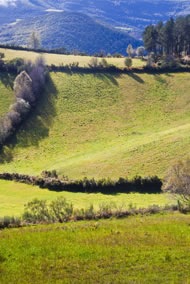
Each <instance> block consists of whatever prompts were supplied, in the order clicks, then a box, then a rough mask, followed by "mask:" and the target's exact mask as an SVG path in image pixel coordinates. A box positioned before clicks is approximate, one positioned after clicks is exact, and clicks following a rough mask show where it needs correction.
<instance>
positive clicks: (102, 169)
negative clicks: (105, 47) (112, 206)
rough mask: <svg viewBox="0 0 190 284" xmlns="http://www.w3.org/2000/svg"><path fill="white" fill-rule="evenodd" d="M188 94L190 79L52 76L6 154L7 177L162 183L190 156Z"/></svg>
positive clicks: (2, 158) (0, 165)
mask: <svg viewBox="0 0 190 284" xmlns="http://www.w3.org/2000/svg"><path fill="white" fill-rule="evenodd" d="M189 89H190V75H189V73H177V74H160V75H159V74H156V75H150V74H135V73H131V74H128V75H127V74H125V75H124V74H121V75H119V74H117V75H111V74H108V73H105V74H88V75H83V74H80V73H78V74H66V73H52V74H51V82H49V83H48V84H47V86H46V91H45V92H44V94H43V95H42V97H41V99H40V100H39V101H38V105H37V107H36V109H35V110H34V111H33V112H32V113H31V115H30V117H29V118H28V119H27V121H26V122H25V123H24V124H23V125H22V127H21V129H20V130H19V131H18V133H17V135H16V136H15V137H14V138H13V139H12V141H11V142H10V143H9V145H7V146H6V147H4V148H3V150H2V151H1V155H0V171H1V172H4V171H8V172H20V173H27V174H40V173H41V171H43V170H54V169H55V170H57V171H58V173H59V174H60V175H66V176H68V177H69V178H72V179H78V178H83V177H85V176H87V177H89V178H92V177H94V178H96V179H98V178H102V177H110V178H112V179H115V178H118V177H120V176H122V177H126V176H128V177H134V176H135V175H142V176H148V175H151V176H153V175H158V176H160V177H163V176H164V175H165V172H166V171H167V169H168V167H169V166H170V165H172V164H173V163H175V162H176V161H177V160H179V159H185V158H188V157H189V143H190V122H189V117H190V100H189Z"/></svg>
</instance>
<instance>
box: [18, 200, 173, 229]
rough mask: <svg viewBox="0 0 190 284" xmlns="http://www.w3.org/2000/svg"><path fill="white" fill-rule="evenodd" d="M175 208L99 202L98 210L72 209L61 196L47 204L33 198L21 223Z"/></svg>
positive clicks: (141, 213)
mask: <svg viewBox="0 0 190 284" xmlns="http://www.w3.org/2000/svg"><path fill="white" fill-rule="evenodd" d="M176 210H177V206H166V207H164V208H161V207H159V206H157V205H153V206H151V207H149V208H140V209H136V208H130V206H129V208H128V209H126V208H123V207H117V205H116V204H115V203H110V204H109V203H103V204H100V205H99V209H98V210H95V209H94V206H93V205H90V206H89V207H87V208H86V209H74V207H73V205H72V203H69V202H68V201H67V200H66V199H65V198H63V197H61V198H57V199H56V200H54V201H52V202H50V203H49V204H48V203H47V201H45V200H38V199H34V200H33V201H31V202H29V203H28V204H26V205H25V210H24V214H23V216H22V222H23V224H39V223H44V224H48V223H63V222H68V221H80V220H99V219H109V218H111V217H116V218H123V217H128V216H134V215H150V214H157V213H160V212H165V211H176Z"/></svg>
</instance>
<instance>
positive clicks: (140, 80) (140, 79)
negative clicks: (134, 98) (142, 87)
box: [127, 72, 144, 84]
mask: <svg viewBox="0 0 190 284" xmlns="http://www.w3.org/2000/svg"><path fill="white" fill-rule="evenodd" d="M127 75H128V76H129V77H131V78H132V79H134V80H135V81H137V82H138V83H141V84H144V80H143V79H142V78H141V77H140V76H138V75H137V74H135V73H133V72H129V73H127Z"/></svg>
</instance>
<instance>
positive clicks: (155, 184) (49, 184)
mask: <svg viewBox="0 0 190 284" xmlns="http://www.w3.org/2000/svg"><path fill="white" fill-rule="evenodd" d="M0 179H4V180H11V181H16V182H21V183H26V184H31V185H37V186H39V187H40V188H47V189H49V190H52V191H69V192H85V193H98V192H100V193H103V194H115V193H131V192H138V193H160V192H161V187H162V181H161V180H160V179H159V178H158V177H156V176H155V177H145V178H142V177H135V178H134V179H132V180H128V179H127V178H119V179H118V180H117V181H114V180H111V179H109V178H107V179H106V178H104V179H100V180H95V179H87V178H84V179H82V180H76V181H71V180H68V178H67V177H63V178H58V175H57V173H56V171H53V172H47V171H45V172H43V173H42V175H41V176H37V177H35V176H29V175H21V174H17V173H12V174H10V173H2V174H0Z"/></svg>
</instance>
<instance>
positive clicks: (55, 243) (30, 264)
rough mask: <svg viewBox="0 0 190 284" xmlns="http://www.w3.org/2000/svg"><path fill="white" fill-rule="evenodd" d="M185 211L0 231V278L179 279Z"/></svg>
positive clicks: (187, 230)
mask: <svg viewBox="0 0 190 284" xmlns="http://www.w3.org/2000/svg"><path fill="white" fill-rule="evenodd" d="M189 246H190V226H189V216H184V215H180V214H173V215H155V216H147V217H140V216H139V217H130V218H127V219H121V220H114V219H112V220H101V221H98V222H96V221H95V222H94V221H93V222H92V221H91V222H80V223H72V224H66V225H58V224H56V225H49V226H31V227H26V228H21V229H11V230H10V229H9V230H3V231H0V282H1V283H163V284H164V283H181V284H187V283H189V279H190V270H189V266H190V257H189V253H190V252H189Z"/></svg>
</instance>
